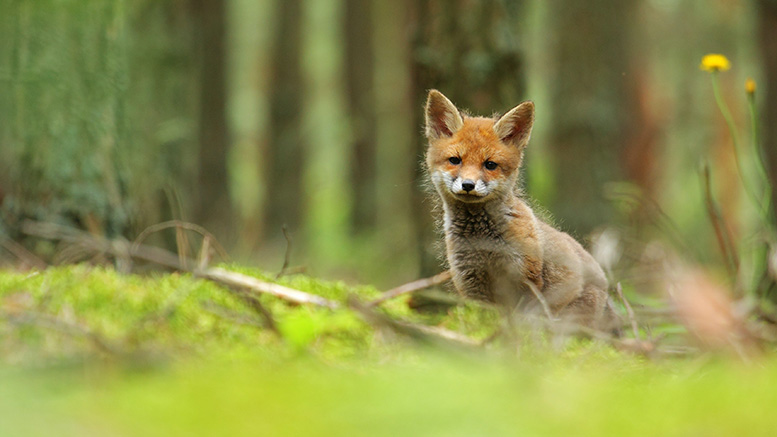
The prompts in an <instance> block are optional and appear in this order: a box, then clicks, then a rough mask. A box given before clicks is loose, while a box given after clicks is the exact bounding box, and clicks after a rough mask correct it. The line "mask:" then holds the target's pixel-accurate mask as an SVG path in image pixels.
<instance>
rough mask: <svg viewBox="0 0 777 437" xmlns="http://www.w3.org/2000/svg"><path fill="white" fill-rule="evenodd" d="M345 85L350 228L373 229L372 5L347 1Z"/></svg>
mask: <svg viewBox="0 0 777 437" xmlns="http://www.w3.org/2000/svg"><path fill="white" fill-rule="evenodd" d="M345 10H346V17H345V19H346V23H345V25H346V47H345V48H346V75H347V80H346V86H347V91H348V110H349V119H350V122H351V129H352V135H353V136H352V138H351V143H352V159H351V161H352V165H351V186H352V187H353V189H354V193H353V195H354V198H353V216H352V223H351V229H353V231H354V232H356V233H361V232H363V231H365V230H371V229H374V227H375V224H376V222H375V220H376V214H377V208H376V203H377V192H376V191H375V113H374V110H375V96H374V93H373V80H372V73H373V68H372V54H373V50H372V29H373V23H372V15H371V12H372V2H369V1H364V0H346V3H345Z"/></svg>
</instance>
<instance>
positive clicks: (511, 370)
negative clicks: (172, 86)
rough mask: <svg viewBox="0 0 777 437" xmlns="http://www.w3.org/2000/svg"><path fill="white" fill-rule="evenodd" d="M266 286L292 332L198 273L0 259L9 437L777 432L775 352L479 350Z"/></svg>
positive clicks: (477, 319)
mask: <svg viewBox="0 0 777 437" xmlns="http://www.w3.org/2000/svg"><path fill="white" fill-rule="evenodd" d="M230 268H231V269H233V270H240V271H242V272H243V273H247V274H252V275H255V276H259V277H262V275H261V273H260V272H256V271H251V270H246V269H240V268H238V267H236V266H231V267H230ZM264 279H269V278H264ZM281 282H282V283H284V284H286V285H288V286H291V287H294V288H297V289H300V290H304V291H307V292H311V293H316V294H320V295H322V296H326V297H329V298H331V299H335V300H338V301H344V300H345V299H346V298H347V297H348V296H349V295H351V296H357V297H359V298H361V299H369V298H371V297H374V296H376V295H377V291H376V290H375V289H373V288H370V287H356V288H355V287H350V286H347V285H345V284H342V283H329V282H324V281H319V280H316V279H312V278H308V277H303V276H296V277H289V278H282V280H281ZM261 301H262V303H263V304H264V305H265V306H266V307H267V308H268V309H269V310H270V311H271V312H272V313H273V314H274V317H275V320H276V322H277V324H278V327H279V331H280V334H281V335H278V334H276V333H273V332H272V331H270V330H268V329H266V328H263V327H261V326H260V325H261V318H260V317H258V315H257V314H256V313H255V312H253V310H251V309H250V308H249V307H247V306H246V305H245V304H244V303H243V302H242V301H241V300H240V299H239V298H237V297H236V296H235V295H234V294H233V293H231V292H230V291H228V290H226V289H224V288H222V287H220V286H218V285H215V284H213V283H210V282H207V281H203V280H198V279H194V278H192V277H190V276H188V275H179V274H162V273H154V274H150V275H146V276H139V275H121V274H118V273H116V272H115V271H113V270H111V269H106V268H101V267H90V266H85V265H81V266H69V267H59V268H50V269H48V270H46V271H43V272H39V273H29V272H27V273H14V272H5V273H0V310H2V313H3V315H4V318H3V322H2V323H0V352H1V353H2V361H3V362H4V364H3V366H2V367H0V435H52V434H56V435H64V436H69V435H73V436H82V435H100V436H102V435H165V436H167V435H387V436H388V435H392V436H393V435H424V436H427V435H445V436H450V435H467V436H469V435H678V436H679V435H721V436H724V435H725V436H727V435H735V434H747V435H773V432H774V421H773V419H771V413H770V410H771V406H774V405H777V390H775V389H774V388H775V387H777V358H775V357H767V358H765V359H764V360H762V361H759V362H756V363H750V364H747V365H745V364H741V363H735V362H732V361H728V360H725V359H721V358H711V357H708V356H697V357H692V358H682V359H663V360H660V361H657V362H655V361H648V360H646V359H644V358H640V357H637V356H634V355H631V354H627V353H622V352H617V351H615V350H613V349H612V348H610V347H609V346H607V345H605V344H602V343H599V342H594V341H586V340H577V341H570V342H567V343H565V344H564V345H563V346H562V347H561V348H559V347H553V348H542V347H533V348H524V349H523V350H522V351H521V353H520V354H517V355H516V354H515V353H506V352H505V351H504V350H503V349H500V348H498V347H497V346H494V347H493V348H490V349H489V348H487V349H484V350H478V351H477V352H474V353H473V352H472V351H463V350H458V349H444V348H443V349H440V348H430V347H423V346H419V345H417V344H414V343H412V342H409V341H405V340H402V339H401V338H397V337H395V336H392V335H391V334H387V333H384V332H379V331H376V330H375V329H374V328H373V327H372V326H370V325H368V324H367V323H365V322H364V321H363V320H362V319H361V318H360V317H358V316H357V315H355V314H354V313H353V312H351V311H350V310H347V309H343V310H338V311H331V310H326V309H320V308H313V307H309V306H291V305H288V304H287V303H285V302H282V301H280V300H278V299H275V298H272V297H269V296H264V297H262V298H261ZM385 311H386V312H387V314H390V315H392V316H394V317H402V318H404V319H408V320H413V321H415V322H424V323H429V324H434V325H438V326H444V327H447V328H449V329H454V330H457V331H459V332H465V333H467V334H468V335H471V336H473V337H477V338H484V337H485V336H486V335H487V333H488V332H490V330H493V329H494V328H495V326H496V323H497V318H496V316H495V315H494V314H492V313H489V312H488V311H487V310H482V309H477V308H459V309H455V310H453V311H451V312H450V313H449V314H448V315H443V316H421V315H415V314H412V313H411V312H409V311H408V310H407V309H406V305H404V302H403V301H402V299H398V300H397V301H392V302H388V303H387V304H386V309H385ZM22 316H24V317H22ZM25 317H26V318H25ZM52 320H53V321H55V322H51V321H52ZM42 321H48V322H50V323H48V324H46V323H42ZM44 325H45V326H44ZM73 327H78V328H79V329H81V331H78V330H74V329H73ZM89 335H96V336H99V338H100V339H101V341H104V342H105V344H106V345H108V348H109V351H106V350H102V349H101V348H100V347H98V346H96V345H95V341H94V339H93V338H92V339H90V337H89Z"/></svg>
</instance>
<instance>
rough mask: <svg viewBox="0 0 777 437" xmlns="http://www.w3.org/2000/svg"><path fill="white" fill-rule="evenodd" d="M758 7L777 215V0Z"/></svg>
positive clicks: (766, 144)
mask: <svg viewBox="0 0 777 437" xmlns="http://www.w3.org/2000/svg"><path fill="white" fill-rule="evenodd" d="M758 5H759V8H758V12H759V14H758V17H759V27H760V38H761V44H760V46H761V60H762V62H763V68H764V82H765V83H764V85H765V86H763V87H761V89H764V88H765V89H766V95H765V97H764V98H763V102H764V103H765V105H764V112H763V115H762V117H761V120H762V123H761V124H760V126H761V127H762V128H761V132H762V135H761V142H762V144H761V147H763V150H765V152H766V159H767V162H768V167H769V174H770V176H771V180H772V183H771V186H772V208H773V211H774V215H775V216H777V183H776V182H775V181H777V0H761V1H760V2H759V3H758Z"/></svg>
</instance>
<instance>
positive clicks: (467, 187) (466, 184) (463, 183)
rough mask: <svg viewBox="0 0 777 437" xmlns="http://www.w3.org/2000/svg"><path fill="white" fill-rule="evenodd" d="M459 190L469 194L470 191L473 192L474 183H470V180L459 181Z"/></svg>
mask: <svg viewBox="0 0 777 437" xmlns="http://www.w3.org/2000/svg"><path fill="white" fill-rule="evenodd" d="M461 188H462V189H463V190H464V191H466V192H468V193H469V192H470V191H472V190H474V189H475V183H474V182H472V181H471V180H469V179H465V180H463V181H461Z"/></svg>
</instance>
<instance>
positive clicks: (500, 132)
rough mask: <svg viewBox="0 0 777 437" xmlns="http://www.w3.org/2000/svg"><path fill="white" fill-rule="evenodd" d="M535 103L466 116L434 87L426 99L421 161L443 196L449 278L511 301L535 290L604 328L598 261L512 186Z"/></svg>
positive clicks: (471, 292) (566, 312)
mask: <svg viewBox="0 0 777 437" xmlns="http://www.w3.org/2000/svg"><path fill="white" fill-rule="evenodd" d="M533 122H534V104H533V103H532V102H530V101H527V102H523V103H521V104H520V105H518V106H516V107H515V108H513V109H511V110H510V111H509V112H507V113H506V114H505V115H503V116H501V117H498V118H484V117H471V116H468V115H466V114H464V113H462V112H461V111H459V110H458V109H457V108H456V107H455V106H454V105H453V103H451V101H450V100H448V99H447V98H446V97H445V96H444V95H442V93H440V92H439V91H437V90H431V91H429V96H428V98H427V101H426V128H425V133H426V138H427V139H428V141H429V149H428V151H427V155H426V165H427V168H428V171H429V175H430V177H431V180H432V183H433V184H434V187H435V188H436V190H437V192H438V193H439V195H440V197H441V198H442V204H443V208H444V222H443V226H444V229H445V243H446V249H447V250H446V251H447V257H448V263H449V264H450V269H451V272H452V274H453V283H454V285H455V286H456V288H457V289H458V291H459V293H461V294H462V295H464V296H467V297H471V298H476V299H481V300H486V301H490V302H495V303H498V304H500V305H506V306H507V307H508V308H513V307H515V306H516V305H519V304H520V305H523V306H527V305H528V306H534V307H535V308H538V304H539V301H538V300H537V299H536V297H534V296H535V294H534V293H533V292H532V290H531V287H535V291H537V292H539V293H541V295H542V296H543V297H544V300H545V302H546V304H547V306H548V307H549V309H550V310H551V311H552V312H553V313H554V314H555V315H556V316H558V317H561V318H562V319H564V320H566V321H569V322H572V323H575V324H580V325H584V326H587V327H590V328H594V329H603V330H604V329H606V330H609V329H613V328H614V322H615V314H614V313H613V311H612V308H611V304H610V301H609V298H608V294H607V279H606V277H605V275H604V272H603V271H602V268H601V267H600V266H599V264H598V263H597V262H596V261H595V260H594V258H593V257H592V256H591V255H590V254H589V253H588V252H586V251H585V249H583V247H582V246H581V245H580V244H579V243H578V242H577V241H575V240H574V239H573V238H572V237H570V236H569V235H568V234H566V233H564V232H561V231H558V230H556V229H554V228H553V227H551V226H550V225H548V224H547V223H544V222H542V221H540V220H539V219H537V217H535V215H534V213H533V212H532V210H531V208H530V207H529V205H527V204H526V202H524V200H523V199H522V197H521V195H522V193H521V192H520V190H519V189H518V188H517V179H518V174H519V170H520V167H521V161H522V159H523V151H524V149H525V148H526V144H527V143H528V142H529V136H530V134H531V129H532V124H533Z"/></svg>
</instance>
